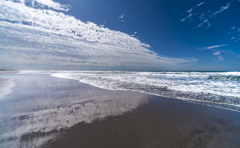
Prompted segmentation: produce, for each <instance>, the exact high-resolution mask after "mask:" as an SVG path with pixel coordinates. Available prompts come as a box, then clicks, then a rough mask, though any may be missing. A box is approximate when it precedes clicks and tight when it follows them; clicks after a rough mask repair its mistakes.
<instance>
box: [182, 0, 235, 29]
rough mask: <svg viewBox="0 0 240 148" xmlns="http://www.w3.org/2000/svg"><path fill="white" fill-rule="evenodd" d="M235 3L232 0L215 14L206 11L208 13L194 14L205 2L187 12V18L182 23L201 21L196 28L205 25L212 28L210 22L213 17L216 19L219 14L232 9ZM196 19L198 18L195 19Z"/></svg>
mask: <svg viewBox="0 0 240 148" xmlns="http://www.w3.org/2000/svg"><path fill="white" fill-rule="evenodd" d="M232 3H233V0H231V1H230V2H229V3H227V4H226V5H224V6H222V7H221V8H220V9H219V10H218V11H215V12H213V13H211V11H210V10H208V11H206V12H196V13H193V12H194V11H195V9H197V8H198V7H199V6H201V5H203V4H204V2H202V3H199V4H198V5H197V6H195V7H193V8H190V9H189V10H187V11H186V17H185V18H183V19H181V21H182V22H183V21H187V20H188V21H193V20H195V21H196V20H198V19H199V20H200V21H201V22H200V23H199V24H198V25H197V26H196V28H199V27H202V26H203V25H205V24H206V25H207V28H209V27H210V26H211V23H210V20H211V18H213V17H216V16H217V15H218V14H220V13H222V12H223V11H225V10H227V9H229V8H230V6H231V4H232ZM194 17H197V19H196V18H194Z"/></svg>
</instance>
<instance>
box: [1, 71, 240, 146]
mask: <svg viewBox="0 0 240 148" xmlns="http://www.w3.org/2000/svg"><path fill="white" fill-rule="evenodd" d="M9 77H10V78H13V79H14V82H15V85H16V86H15V87H14V88H12V93H10V94H8V95H6V96H5V97H4V98H3V99H2V100H0V129H2V130H1V131H0V147H3V148H5V147H6V148H9V147H14V148H15V147H47V148H61V147H64V148H69V147H71V148H75V147H81V148H96V147H98V148H113V147H114V148H135V147H136V148H159V147H164V148H172V147H174V148H187V147H189V148H190V147H193V148H195V147H196V148H198V147H199V148H228V147H229V148H238V147H240V113H239V112H235V111H229V110H225V109H220V108H214V107H209V106H204V105H199V104H194V103H189V102H185V101H182V100H178V99H172V98H164V97H159V96H153V95H147V94H144V93H139V92H132V91H119V90H118V91H111V90H105V89H100V88H96V87H93V86H90V85H87V84H83V83H80V82H78V81H76V80H69V79H60V78H54V77H50V76H48V75H11V76H9Z"/></svg>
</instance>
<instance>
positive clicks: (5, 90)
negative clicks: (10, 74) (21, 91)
mask: <svg viewBox="0 0 240 148" xmlns="http://www.w3.org/2000/svg"><path fill="white" fill-rule="evenodd" d="M14 86H15V84H14V82H13V79H8V78H2V77H0V100H1V99H3V98H4V96H5V95H8V94H10V93H11V92H12V91H11V89H12V88H13V87H14Z"/></svg>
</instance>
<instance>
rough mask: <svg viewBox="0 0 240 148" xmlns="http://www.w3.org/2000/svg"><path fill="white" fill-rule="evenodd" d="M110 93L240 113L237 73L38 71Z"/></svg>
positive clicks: (239, 87)
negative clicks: (141, 95)
mask: <svg viewBox="0 0 240 148" xmlns="http://www.w3.org/2000/svg"><path fill="white" fill-rule="evenodd" d="M23 73H25V74H26V73H41V74H43V73H45V74H50V75H51V76H54V77H59V78H68V79H74V80H78V81H80V82H83V83H87V84H90V85H92V86H95V87H100V88H103V89H109V90H132V91H140V92H144V93H148V94H154V95H159V96H164V97H170V98H178V99H184V100H187V101H190V102H194V103H200V104H204V105H209V106H215V107H220V108H225V109H231V110H236V111H240V72H237V71H236V72H139V71H41V72H39V71H38V72H36V71H35V72H33V71H32V72H30V71H28V72H27V71H25V72H20V74H23Z"/></svg>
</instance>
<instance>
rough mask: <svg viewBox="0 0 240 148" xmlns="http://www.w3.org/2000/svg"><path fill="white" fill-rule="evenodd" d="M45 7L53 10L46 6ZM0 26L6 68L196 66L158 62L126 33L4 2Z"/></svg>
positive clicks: (166, 60) (188, 60) (146, 47)
mask: <svg viewBox="0 0 240 148" xmlns="http://www.w3.org/2000/svg"><path fill="white" fill-rule="evenodd" d="M39 1H40V0H39ZM51 2H53V1H51ZM53 3H55V2H53ZM42 4H43V5H46V6H54V5H53V4H49V3H44V2H43V0H42ZM57 4H58V3H56V5H57ZM55 8H56V7H55ZM0 20H2V21H0V34H1V36H0V49H1V50H0V53H1V54H0V59H1V60H0V61H1V62H2V63H3V62H6V61H10V62H12V63H18V64H21V63H22V65H31V64H32V65H34V64H36V65H43V66H46V65H62V66H75V67H79V68H81V67H89V66H90V67H94V66H95V67H128V68H150V69H152V68H163V67H165V68H166V67H174V66H175V67H179V66H181V65H183V64H185V63H191V62H193V61H196V59H192V58H169V57H166V56H160V55H158V54H157V53H156V52H154V51H152V50H150V45H148V44H145V43H142V42H141V41H140V40H138V39H136V38H135V37H132V36H130V35H128V34H126V33H123V32H120V31H115V30H110V29H108V28H104V27H103V26H98V25H96V24H94V23H92V22H87V23H84V22H82V21H80V20H78V19H76V18H74V17H73V16H69V15H66V14H64V13H62V12H57V11H54V10H46V9H38V8H34V7H29V6H27V5H26V4H25V3H24V2H23V3H19V2H13V1H0Z"/></svg>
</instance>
